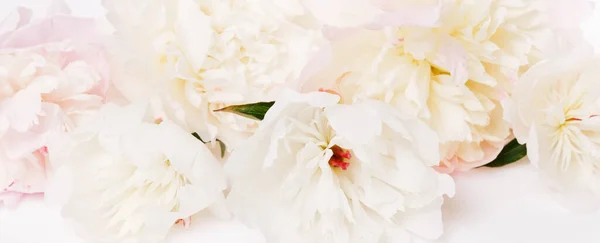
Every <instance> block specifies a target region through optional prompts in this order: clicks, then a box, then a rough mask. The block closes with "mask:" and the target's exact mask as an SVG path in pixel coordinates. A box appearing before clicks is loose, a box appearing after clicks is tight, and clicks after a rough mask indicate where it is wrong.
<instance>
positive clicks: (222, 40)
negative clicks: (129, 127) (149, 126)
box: [104, 0, 322, 149]
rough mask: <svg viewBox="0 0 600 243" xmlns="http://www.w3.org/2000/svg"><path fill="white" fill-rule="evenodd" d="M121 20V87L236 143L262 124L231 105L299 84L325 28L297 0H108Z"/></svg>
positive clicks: (115, 19)
mask: <svg viewBox="0 0 600 243" xmlns="http://www.w3.org/2000/svg"><path fill="white" fill-rule="evenodd" d="M104 6H105V7H106V8H107V9H108V18H109V20H110V21H111V22H112V24H113V25H114V27H115V29H116V32H115V35H116V36H115V40H114V48H113V50H112V51H111V53H112V54H113V55H112V56H113V58H114V60H115V63H116V65H115V69H116V70H117V71H116V72H115V79H116V80H117V81H116V83H117V86H118V88H119V89H120V90H121V91H122V92H123V93H124V95H125V96H126V97H127V98H129V99H130V100H138V99H148V98H153V99H154V100H156V101H157V102H156V103H157V106H158V107H161V109H162V110H163V112H164V113H165V114H166V116H168V117H170V118H171V119H173V120H175V121H177V122H178V123H179V124H181V125H182V126H183V127H185V128H186V130H188V131H190V132H197V133H198V134H199V135H200V137H202V139H203V140H205V141H213V140H214V139H215V138H217V139H220V140H222V141H223V142H224V143H225V144H227V147H228V148H229V149H231V148H233V147H234V146H235V144H236V143H237V142H238V141H240V140H241V139H243V138H245V137H246V136H247V135H248V134H249V133H251V132H252V131H253V130H254V129H255V127H256V126H257V122H256V121H253V120H250V119H247V118H243V117H239V116H236V115H233V114H227V113H225V112H213V111H214V110H218V109H220V108H223V107H225V106H229V105H237V104H243V103H252V102H259V101H270V100H272V99H273V97H271V95H270V94H271V93H276V91H277V90H278V89H279V88H281V87H284V86H287V87H294V86H296V85H295V84H294V81H296V80H297V79H298V78H299V77H300V75H301V71H302V70H303V68H304V66H305V65H306V63H307V62H308V61H309V59H310V58H311V57H312V56H313V54H314V53H316V51H317V50H318V47H319V46H320V45H321V42H322V40H321V39H322V38H321V34H320V29H319V26H318V25H317V24H316V23H315V21H314V20H313V19H311V18H310V16H307V15H306V14H305V13H304V10H303V8H302V7H301V6H297V5H296V4H294V2H293V1H290V2H286V1H272V0H258V1H245V0H234V1H205V0H174V1H171V0H169V1H167V0H155V1H146V0H143V1H142V0H127V1H121V0H104Z"/></svg>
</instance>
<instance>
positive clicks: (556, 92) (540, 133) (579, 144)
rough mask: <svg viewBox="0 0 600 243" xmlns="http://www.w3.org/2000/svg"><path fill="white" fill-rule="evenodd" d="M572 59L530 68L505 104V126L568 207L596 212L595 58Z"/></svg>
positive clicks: (599, 181) (599, 147) (599, 70)
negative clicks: (509, 128) (583, 208)
mask: <svg viewBox="0 0 600 243" xmlns="http://www.w3.org/2000/svg"><path fill="white" fill-rule="evenodd" d="M574 53H575V54H572V55H569V56H563V57H561V58H557V59H554V60H550V61H547V62H543V63H540V64H538V65H536V66H534V67H532V68H531V69H530V70H529V71H528V72H527V73H526V74H525V75H524V76H523V78H522V79H521V81H519V83H518V84H517V85H516V86H515V91H514V94H513V96H512V97H511V99H510V101H509V102H506V107H507V108H506V111H507V120H510V121H511V124H512V125H513V131H514V135H515V137H516V138H517V139H518V141H519V142H520V143H521V144H523V143H527V155H528V157H529V159H530V160H531V162H532V163H533V164H534V165H536V166H537V167H538V168H539V169H540V171H541V172H542V175H543V178H546V179H550V182H551V183H552V184H551V185H552V186H553V188H554V189H555V190H556V191H558V192H560V193H561V194H562V195H563V196H566V197H564V198H563V199H567V201H566V203H568V204H570V205H567V206H569V207H572V206H577V207H587V208H598V206H599V205H600V154H599V151H600V117H598V114H600V78H599V77H600V57H591V56H589V54H588V55H580V54H578V52H574ZM586 53H588V52H586ZM572 203H577V204H579V205H573V204H572ZM579 209H581V208H579Z"/></svg>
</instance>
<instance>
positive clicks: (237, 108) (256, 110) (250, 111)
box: [215, 101, 275, 120]
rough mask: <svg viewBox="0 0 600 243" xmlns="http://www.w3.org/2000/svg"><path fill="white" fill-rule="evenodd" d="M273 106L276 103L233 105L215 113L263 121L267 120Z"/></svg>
mask: <svg viewBox="0 0 600 243" xmlns="http://www.w3.org/2000/svg"><path fill="white" fill-rule="evenodd" d="M273 104H275V102H274V101H272V102H258V103H251V104H245V105H232V106H227V107H225V108H222V109H218V110H215V111H225V112H231V113H234V114H237V115H240V116H243V117H246V118H250V119H255V120H262V119H264V118H265V114H266V113H267V111H269V109H270V108H271V106H273Z"/></svg>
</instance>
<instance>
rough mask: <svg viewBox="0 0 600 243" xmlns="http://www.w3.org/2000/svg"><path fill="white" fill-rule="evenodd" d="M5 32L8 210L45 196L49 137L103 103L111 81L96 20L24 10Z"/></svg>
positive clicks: (0, 152)
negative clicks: (27, 199)
mask: <svg viewBox="0 0 600 243" xmlns="http://www.w3.org/2000/svg"><path fill="white" fill-rule="evenodd" d="M11 23H13V24H14V26H10V27H9V25H10V24H11ZM7 29H10V30H8V31H6V30H7ZM0 30H4V32H0V203H2V202H4V204H10V203H11V202H12V203H14V202H17V201H18V199H19V198H20V197H21V196H22V195H24V194H33V193H43V192H44V189H45V181H46V177H47V174H48V169H49V167H50V165H49V161H48V152H49V149H48V145H49V144H48V143H49V140H50V139H51V138H52V136H51V135H52V134H56V133H60V132H66V131H69V130H70V129H72V128H74V127H75V126H76V125H77V124H78V123H79V122H80V121H81V119H84V118H85V117H86V115H88V114H90V113H92V112H94V111H95V110H96V109H97V108H98V107H99V106H100V105H102V104H103V103H104V100H105V93H106V91H107V88H108V77H109V75H108V68H107V67H108V65H107V64H106V63H105V59H104V55H103V50H102V48H101V47H100V46H99V45H97V44H93V41H94V40H98V39H99V38H97V37H98V36H97V35H96V32H95V21H94V20H91V19H85V18H76V17H72V16H69V15H68V10H67V9H64V8H58V9H57V12H55V13H52V14H51V15H50V16H49V17H47V18H45V19H41V20H37V21H31V11H30V10H28V9H25V8H19V9H18V10H17V11H15V12H14V13H13V14H12V15H10V16H9V17H8V18H7V19H5V20H4V21H2V22H0Z"/></svg>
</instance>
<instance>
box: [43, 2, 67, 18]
mask: <svg viewBox="0 0 600 243" xmlns="http://www.w3.org/2000/svg"><path fill="white" fill-rule="evenodd" d="M56 14H71V9H70V8H69V6H68V5H67V3H65V1H64V0H52V3H51V4H50V7H49V8H48V11H47V12H46V15H47V16H52V15H56Z"/></svg>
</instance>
